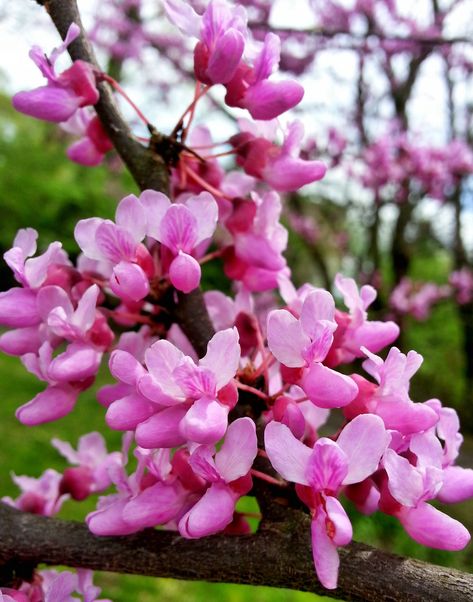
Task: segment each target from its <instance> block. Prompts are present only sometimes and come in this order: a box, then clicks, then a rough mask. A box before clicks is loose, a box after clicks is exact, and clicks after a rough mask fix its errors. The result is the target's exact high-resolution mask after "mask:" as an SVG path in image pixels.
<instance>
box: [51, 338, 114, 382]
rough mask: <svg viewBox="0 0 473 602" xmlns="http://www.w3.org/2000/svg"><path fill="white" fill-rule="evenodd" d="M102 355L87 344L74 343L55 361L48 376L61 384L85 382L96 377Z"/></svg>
mask: <svg viewBox="0 0 473 602" xmlns="http://www.w3.org/2000/svg"><path fill="white" fill-rule="evenodd" d="M101 359H102V353H101V352H99V351H97V350H96V349H94V347H91V346H89V345H87V344H85V343H72V344H70V345H68V346H67V349H66V351H64V352H63V353H61V354H59V355H58V356H57V357H55V358H54V359H53V361H52V362H51V364H50V366H49V369H48V376H49V377H50V378H51V379H53V380H56V381H59V382H73V381H77V380H85V379H86V378H89V377H91V376H95V375H96V374H97V371H98V369H99V366H100V360H101Z"/></svg>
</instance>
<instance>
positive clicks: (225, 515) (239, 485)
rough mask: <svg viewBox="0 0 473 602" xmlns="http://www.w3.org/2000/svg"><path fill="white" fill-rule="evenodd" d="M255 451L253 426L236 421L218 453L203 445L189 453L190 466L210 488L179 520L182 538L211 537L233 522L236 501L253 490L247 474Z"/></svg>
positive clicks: (242, 419)
mask: <svg viewBox="0 0 473 602" xmlns="http://www.w3.org/2000/svg"><path fill="white" fill-rule="evenodd" d="M257 451H258V446H257V441H256V427H255V423H254V422H253V420H251V419H250V418H239V419H238V420H235V422H232V423H231V424H230V426H229V427H228V430H227V432H226V435H225V439H224V442H223V445H222V447H221V448H220V450H219V451H218V452H217V453H215V449H212V448H211V447H210V446H202V445H201V446H199V447H198V448H197V449H196V450H195V451H194V452H193V453H192V455H191V457H190V465H191V466H192V468H193V470H194V472H195V473H196V474H197V475H198V476H200V477H201V478H202V479H204V480H205V481H207V482H208V483H210V487H209V488H208V489H207V490H206V491H205V493H204V495H203V496H202V497H201V498H200V499H199V501H198V502H197V503H196V504H195V505H194V506H192V508H191V509H190V510H189V511H188V512H187V513H186V514H185V515H184V516H183V517H182V518H181V520H180V521H179V533H180V534H181V535H182V536H183V537H187V538H190V539H192V538H196V537H205V536H206V535H212V534H213V533H218V532H219V531H222V530H223V529H225V527H227V526H228V525H229V524H230V523H231V522H232V520H233V515H234V512H235V505H236V503H237V501H238V499H239V498H240V497H241V496H242V495H245V493H248V491H249V490H250V489H251V487H252V482H251V478H249V472H250V469H251V466H252V465H253V461H254V459H255V458H256V453H257ZM244 477H246V479H245V478H244Z"/></svg>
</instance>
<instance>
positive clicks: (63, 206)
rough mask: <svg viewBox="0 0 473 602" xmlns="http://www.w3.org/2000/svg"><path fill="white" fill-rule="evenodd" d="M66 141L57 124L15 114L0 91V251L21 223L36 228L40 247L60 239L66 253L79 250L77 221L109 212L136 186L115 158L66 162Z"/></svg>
mask: <svg viewBox="0 0 473 602" xmlns="http://www.w3.org/2000/svg"><path fill="white" fill-rule="evenodd" d="M70 141H71V140H70V137H69V136H67V135H66V134H64V133H63V132H62V131H61V130H60V128H58V127H57V126H56V125H55V124H49V123H44V122H41V121H38V120H35V119H31V118H29V117H26V116H25V115H21V114H19V113H17V112H16V111H14V110H13V108H12V106H11V100H10V99H9V98H7V97H5V96H0V205H1V211H2V218H3V219H2V228H1V230H0V250H2V252H4V251H5V250H6V249H8V248H10V247H11V245H12V242H13V238H14V237H15V233H16V231H17V230H18V229H19V228H24V227H27V226H29V227H32V228H35V229H36V230H38V232H39V233H40V237H39V247H40V248H44V247H46V246H47V244H48V243H49V242H51V241H53V240H56V239H58V238H59V239H60V240H61V242H62V243H63V246H64V248H65V249H66V250H67V251H68V252H70V253H72V254H77V252H78V248H77V245H76V243H75V241H74V226H75V224H76V223H77V221H78V220H79V219H83V218H86V217H92V216H100V217H113V214H114V211H115V204H116V201H117V199H120V198H121V196H123V194H124V191H128V193H129V192H135V191H136V186H135V185H134V184H133V181H132V179H131V177H130V176H129V175H128V173H127V172H126V171H125V170H123V169H122V168H121V166H120V163H119V160H118V158H117V157H111V158H110V159H109V164H110V167H112V168H113V169H112V170H109V169H104V168H102V167H99V168H97V169H90V168H87V167H83V166H81V165H77V164H75V163H72V162H71V161H69V160H68V159H67V157H66V156H65V151H66V148H67V145H68V144H69V143H70Z"/></svg>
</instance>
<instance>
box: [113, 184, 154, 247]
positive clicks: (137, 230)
mask: <svg viewBox="0 0 473 602" xmlns="http://www.w3.org/2000/svg"><path fill="white" fill-rule="evenodd" d="M115 221H116V223H117V226H121V227H122V228H124V229H125V230H128V232H130V233H131V235H132V236H133V239H134V241H135V242H136V243H139V242H141V241H142V240H143V238H144V237H145V234H146V226H147V219H146V211H145V209H144V207H143V205H142V204H141V202H140V201H139V200H138V198H137V197H136V196H135V195H134V194H129V195H128V196H126V197H125V198H123V199H122V200H121V201H120V202H119V204H118V207H117V210H116V213H115Z"/></svg>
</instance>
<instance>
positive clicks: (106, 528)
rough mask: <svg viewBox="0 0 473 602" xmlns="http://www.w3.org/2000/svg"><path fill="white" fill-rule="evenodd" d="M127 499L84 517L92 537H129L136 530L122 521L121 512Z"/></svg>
mask: <svg viewBox="0 0 473 602" xmlns="http://www.w3.org/2000/svg"><path fill="white" fill-rule="evenodd" d="M127 503H128V499H119V500H117V501H116V502H113V503H112V504H109V505H107V506H105V508H102V509H100V510H96V511H95V512H91V513H90V514H88V515H87V517H86V519H85V520H86V522H87V526H88V527H89V529H90V530H91V531H92V533H93V534H94V535H101V536H105V535H129V534H130V533H135V532H136V531H138V530H139V529H137V528H136V527H135V526H134V525H131V524H129V523H127V522H126V521H125V520H124V519H123V510H124V508H125V506H126V504H127Z"/></svg>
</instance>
